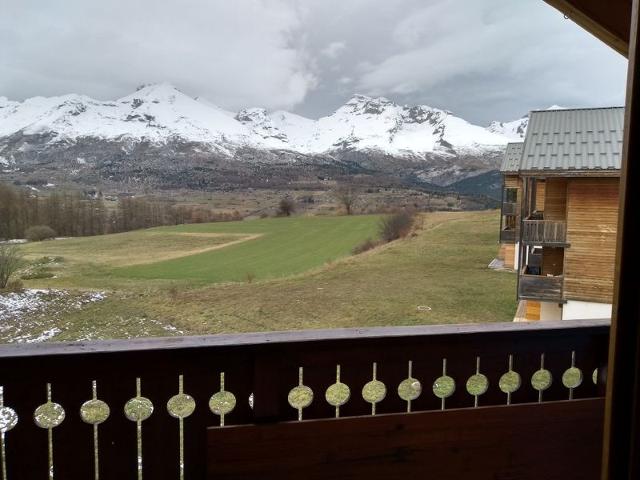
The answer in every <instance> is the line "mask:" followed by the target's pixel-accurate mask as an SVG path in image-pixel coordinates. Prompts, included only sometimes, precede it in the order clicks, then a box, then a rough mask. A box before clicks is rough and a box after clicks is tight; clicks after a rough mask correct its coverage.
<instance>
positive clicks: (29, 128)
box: [0, 83, 526, 188]
mask: <svg viewBox="0 0 640 480" xmlns="http://www.w3.org/2000/svg"><path fill="white" fill-rule="evenodd" d="M524 121H525V120H524V119H521V120H518V121H514V122H506V123H502V124H500V125H501V126H502V127H501V129H500V128H498V126H497V125H498V124H496V126H494V127H493V128H492V125H493V124H492V125H490V126H489V127H486V128H485V127H482V126H478V125H474V124H472V123H470V122H467V121H466V120H464V119H462V118H460V117H457V116H455V115H453V114H452V113H451V112H450V111H447V110H443V109H438V108H433V107H429V106H426V105H413V106H410V105H399V104H397V103H395V102H392V101H391V100H389V99H387V98H384V97H378V98H374V97H369V96H366V95H361V94H355V95H353V97H352V98H351V99H350V100H348V101H347V102H346V103H345V104H344V105H342V106H341V107H339V108H338V109H336V110H335V111H334V112H333V113H332V114H331V115H327V116H324V117H321V118H319V119H317V120H313V119H309V118H306V117H303V116H300V115H297V114H295V113H290V112H287V111H282V110H278V111H274V112H269V111H267V110H266V109H263V108H259V107H253V108H245V109H242V110H240V111H238V112H231V111H228V110H224V109H222V108H220V107H218V106H216V105H214V104H213V103H211V102H209V101H208V100H206V99H204V98H201V97H196V98H192V97H190V96H188V95H186V94H185V93H183V92H181V91H180V90H178V89H176V88H175V87H173V86H171V85H169V84H166V83H163V84H154V85H146V86H142V87H141V88H139V89H138V90H137V91H135V92H133V93H131V94H129V95H126V96H124V97H122V98H119V99H117V100H113V101H100V100H95V99H92V98H90V97H88V96H86V95H78V94H69V95H63V96H59V97H33V98H30V99H26V100H24V101H23V102H15V101H10V100H8V99H7V98H5V97H0V179H2V178H3V177H5V178H6V179H8V180H14V181H16V180H17V181H22V180H24V179H25V178H27V179H29V178H33V177H34V176H36V177H40V176H44V177H45V178H49V177H51V178H53V179H56V180H57V181H64V180H66V179H69V178H70V179H71V180H72V181H73V182H76V183H80V184H82V185H96V184H104V183H105V182H106V183H111V184H113V185H115V184H123V183H126V184H127V185H131V184H134V185H137V184H141V183H145V182H146V183H148V184H151V185H155V186H160V187H162V188H183V187H184V188H237V187H239V186H267V187H268V186H270V185H273V184H274V183H279V184H280V183H284V184H291V182H300V181H302V182H309V181H317V179H322V178H339V177H340V178H346V177H348V176H353V175H360V176H365V177H366V176H368V177H371V178H373V177H375V178H376V179H377V180H376V181H379V182H392V183H394V182H395V183H400V184H410V185H425V186H429V185H439V186H446V185H449V184H453V183H455V182H458V181H460V180H463V179H465V178H469V177H473V176H475V175H480V174H483V173H486V172H489V171H492V170H496V169H497V167H498V165H499V162H500V157H501V155H502V152H503V151H504V148H505V146H506V144H507V143H508V142H510V141H518V140H521V139H522V137H523V136H524V132H525V129H526V124H524V123H523V122H524ZM518 122H519V123H518ZM494 123H495V122H494ZM127 188H129V187H127Z"/></svg>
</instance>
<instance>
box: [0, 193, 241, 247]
mask: <svg viewBox="0 0 640 480" xmlns="http://www.w3.org/2000/svg"><path fill="white" fill-rule="evenodd" d="M237 219H239V214H237V213H235V214H217V213H215V212H213V211H211V210H210V209H208V208H205V207H202V206H185V205H174V204H171V203H169V202H161V201H158V200H153V199H146V198H142V197H123V198H120V199H118V200H117V201H115V202H105V201H104V199H103V198H102V195H100V194H96V195H86V194H84V193H82V192H67V191H54V192H52V193H50V194H47V195H38V194H37V193H36V192H32V191H28V190H26V189H23V188H16V187H14V186H12V185H8V184H3V183H0V240H2V239H15V238H24V237H25V232H26V231H27V229H28V228H29V227H34V226H40V225H46V226H48V227H50V228H52V229H53V230H54V231H55V233H56V235H58V236H61V237H80V236H88V235H102V234H105V233H118V232H126V231H129V230H137V229H140V228H149V227H156V226H161V225H179V224H182V223H204V222H215V221H227V220H237Z"/></svg>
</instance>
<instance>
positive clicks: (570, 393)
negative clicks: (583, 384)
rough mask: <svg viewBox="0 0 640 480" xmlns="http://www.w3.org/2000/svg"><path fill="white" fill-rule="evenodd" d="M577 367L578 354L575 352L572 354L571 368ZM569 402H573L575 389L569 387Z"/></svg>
mask: <svg viewBox="0 0 640 480" xmlns="http://www.w3.org/2000/svg"><path fill="white" fill-rule="evenodd" d="M575 366H576V352H575V350H573V351H572V352H571V368H574V367H575ZM569 400H573V387H569Z"/></svg>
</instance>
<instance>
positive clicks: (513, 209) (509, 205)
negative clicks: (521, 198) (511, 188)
mask: <svg viewBox="0 0 640 480" xmlns="http://www.w3.org/2000/svg"><path fill="white" fill-rule="evenodd" d="M519 210H520V209H519V208H518V204H517V203H516V202H502V214H503V215H519V214H520V211H519Z"/></svg>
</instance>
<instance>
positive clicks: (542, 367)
mask: <svg viewBox="0 0 640 480" xmlns="http://www.w3.org/2000/svg"><path fill="white" fill-rule="evenodd" d="M540 370H544V353H542V354H541V355H540ZM542 392H543V390H542V389H541V388H540V389H539V390H538V403H542Z"/></svg>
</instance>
